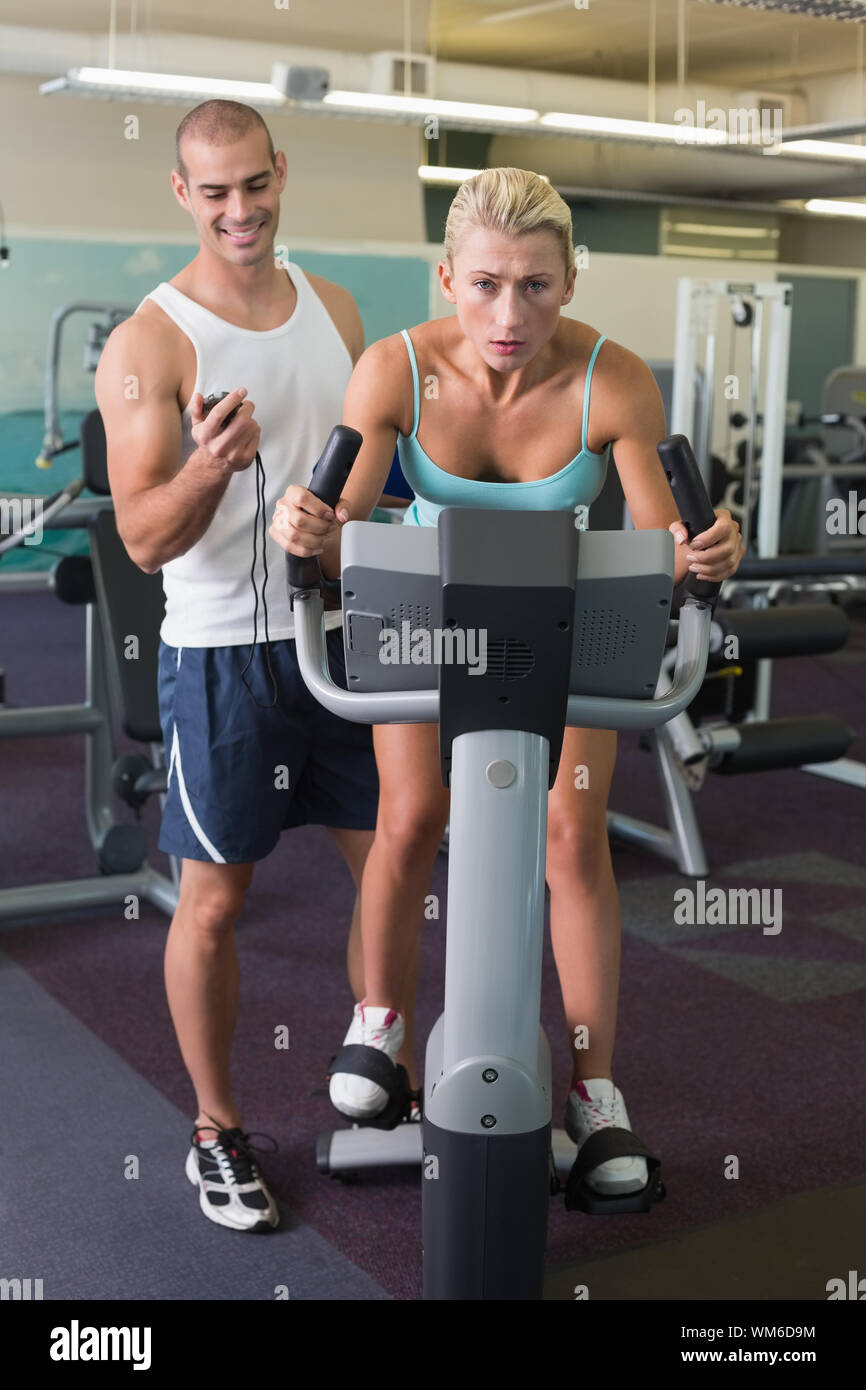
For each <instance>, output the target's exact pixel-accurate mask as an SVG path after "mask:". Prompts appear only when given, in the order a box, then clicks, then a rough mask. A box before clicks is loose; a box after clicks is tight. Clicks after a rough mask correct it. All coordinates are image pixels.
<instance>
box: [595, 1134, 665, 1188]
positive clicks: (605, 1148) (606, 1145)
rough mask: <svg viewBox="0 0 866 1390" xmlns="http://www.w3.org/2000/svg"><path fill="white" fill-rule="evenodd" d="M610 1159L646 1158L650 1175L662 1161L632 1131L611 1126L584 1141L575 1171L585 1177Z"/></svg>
mask: <svg viewBox="0 0 866 1390" xmlns="http://www.w3.org/2000/svg"><path fill="white" fill-rule="evenodd" d="M610 1158H645V1159H646V1163H647V1170H648V1171H649V1173H652V1172H653V1170H654V1169H656V1168H660V1167H661V1160H660V1159H658V1158H655V1157H654V1156H653V1154H651V1153H650V1151H649V1149H648V1148H647V1146H646V1144H644V1142H643V1140H642V1139H639V1138H638V1136H637V1135H636V1134H632V1132H631V1130H630V1129H622V1128H621V1127H619V1126H618V1125H611V1126H610V1127H608V1128H605V1129H599V1130H596V1132H595V1134H591V1135H590V1136H589V1138H588V1139H586V1140H584V1142H583V1143H582V1144H581V1146H580V1150H579V1152H578V1155H577V1158H576V1159H575V1161H574V1169H575V1171H576V1172H577V1174H578V1175H579V1176H580V1177H584V1176H585V1175H586V1174H587V1173H589V1172H591V1171H592V1169H593V1168H597V1167H598V1165H599V1164H600V1163H606V1162H607V1161H608V1159H610Z"/></svg>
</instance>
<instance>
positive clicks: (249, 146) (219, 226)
mask: <svg viewBox="0 0 866 1390" xmlns="http://www.w3.org/2000/svg"><path fill="white" fill-rule="evenodd" d="M181 153H182V155H183V161H184V164H185V166H186V171H187V182H186V183H184V181H183V179H182V178H181V176H180V174H179V173H178V172H177V170H173V171H172V175H171V183H172V188H173V189H174V193H175V197H176V198H177V200H178V202H179V203H180V204H181V206H182V207H184V208H186V209H187V211H188V212H189V213H191V214H192V219H193V221H194V222H195V227H196V231H197V232H198V237H199V241H200V242H201V245H202V247H203V248H204V247H208V248H209V249H211V250H213V251H215V252H216V254H217V255H218V256H220V257H221V258H222V259H223V260H226V261H229V262H230V263H231V264H232V265H238V266H248V265H257V264H258V263H259V262H260V261H263V260H267V259H269V258H270V259H273V254H274V237H275V236H276V232H277V227H278V225H279V220H280V194H281V193H282V191H283V189H284V187H285V184H286V157H285V155H284V154H283V153H282V151H280V152H279V153H278V154H277V156H276V165H277V167H276V169H274V167H273V165H272V164H271V162H270V155H269V152H268V142H267V137H266V136H265V132H264V131H263V130H253V131H250V133H249V134H248V135H245V136H244V137H243V138H242V139H241V140H237V141H235V143H234V144H231V145H208V144H206V143H205V142H204V141H203V140H196V139H195V138H194V137H193V138H187V139H186V140H184V142H183V147H182V150H181Z"/></svg>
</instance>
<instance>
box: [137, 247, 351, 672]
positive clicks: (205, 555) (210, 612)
mask: <svg viewBox="0 0 866 1390" xmlns="http://www.w3.org/2000/svg"><path fill="white" fill-rule="evenodd" d="M287 264H288V271H289V274H290V276H291V280H292V283H293V284H294V286H295V289H296V291H297V296H298V298H297V304H296V305H295V310H294V313H293V314H292V316H291V318H289V319H288V320H287V321H286V322H285V323H283V324H281V325H280V327H279V328H269V329H266V330H265V332H263V333H260V332H257V331H255V330H253V329H249V328H238V327H237V325H235V324H232V323H227V322H226V320H225V319H221V318H219V317H218V316H217V315H216V314H212V313H211V312H210V310H209V309H205V308H203V306H202V305H201V304H197V303H196V302H195V300H192V299H189V298H188V297H187V296H186V295H185V294H181V292H180V290H178V289H175V287H174V285H169V284H168V283H167V282H163V283H162V284H161V285H158V286H157V287H156V289H155V290H152V291H151V293H150V294H149V295H146V296H145V299H153V300H154V301H155V302H156V303H157V304H158V305H159V307H160V308H161V309H162V310H164V312H165V313H166V314H168V316H169V318H171V319H173V320H174V322H175V323H176V324H177V326H178V327H179V328H180V329H181V331H182V332H183V333H185V334H186V336H187V338H189V340H190V342H191V343H192V346H193V349H194V351H195V356H196V376H195V386H194V387H193V395H194V394H195V392H196V391H200V392H201V393H202V395H203V396H210V395H215V394H218V393H220V392H222V391H232V390H234V389H235V388H236V387H238V386H245V387H246V388H247V399H248V400H251V401H252V402H253V403H254V405H255V419H256V420H257V421H258V423H259V425H260V426H261V432H262V433H261V440H260V443H259V453H260V455H261V459H262V464H263V466H264V473H265V487H264V494H265V528H264V529H265V545H266V555H267V564H268V582H267V589H266V591H265V597H266V599H267V605H268V636H269V637H270V638H271V640H274V641H276V640H279V639H282V638H286V637H293V636H294V622H293V619H292V612H291V608H290V606H289V598H288V590H287V587H286V552H285V551H284V550H283V549H282V548H281V547H280V546H278V545H277V543H276V541H274V540H272V539H271V537H270V536H269V535H268V534H267V533H268V528H269V527H270V525H271V520H272V518H273V514H274V508H275V506H276V503H277V501H278V500H279V499H280V498H281V497H282V495H283V493H284V492H285V490H286V488H287V487H289V486H290V484H292V483H300V484H302V485H303V486H306V485H307V484H308V483H309V481H310V475H311V473H312V471H313V466H314V464H315V462H316V460H317V459H318V457H319V455H320V454H321V452H322V449H323V448H324V446H325V443H326V441H327V438H328V435H329V434H330V432H331V430H332V428H333V427H334V425H338V424H339V423H340V421H341V419H342V414H343V396H344V395H345V392H346V387H347V385H348V383H349V377H350V376H351V374H352V359H351V357H350V355H349V351H348V349H347V347H346V345H345V343H344V342H343V339H342V338H341V337H340V334H339V333H338V331H337V329H336V327H335V325H334V321H333V319H332V318H331V316H330V314H329V313H328V311H327V309H326V308H325V306H324V304H323V303H322V301H321V299H320V298H319V296H318V295H317V294H316V292H315V290H314V289H313V287H312V285H311V284H310V282H309V281H308V280H307V277H306V276H305V274H304V272H303V271H302V270H301V268H300V266H298V265H295V264H294V263H293V262H292V261H289V262H288V263H287ZM144 302H145V301H144V300H142V303H144ZM140 307H141V306H140V305H139V308H140ZM181 421H182V428H183V441H182V446H181V448H182V457H183V460H184V462H186V460H187V459H188V458H189V456H190V454H192V453H194V452H195V450H196V448H197V445H196V443H195V441H194V439H193V437H192V420H191V417H190V411H189V407H188V406H187V408H186V409H185V410H184V412H183V415H182V417H181ZM255 516H256V465H255V463H253V464H251V465H250V467H249V468H247V469H245V470H244V471H243V472H241V473H234V474H232V477H231V480H230V482H229V485H228V487H227V488H226V490H225V493H224V494H223V497H222V499H221V501H220V504H219V506H218V507H217V509H216V512H215V513H214V516H213V519H212V520H211V523H210V525H209V527H208V529H207V530H206V531H205V533H204V535H203V536H202V537H201V538H200V540H198V541H197V542H196V544H195V545H194V546H192V547H191V549H190V550H188V551H187V552H186V554H185V555H180V556H178V558H177V559H176V560H169V562H168V563H167V564H165V565H163V567H162V582H163V588H164V590H165V618H164V619H163V623H162V627H161V628H160V636H161V637H162V639H163V641H164V642H166V643H168V644H169V646H172V647H231V646H238V645H241V644H250V643H251V642H252V640H253V613H254V610H255V597H254V594H253V586H252V581H251V579H250V571H251V569H252V562H253V534H254V523H255ZM255 529H257V531H258V540H257V563H256V569H255V574H256V585H257V588H258V591H259V607H258V631H257V633H256V636H257V639H258V641H259V642H263V641H264V638H265V632H264V606H263V604H262V601H261V592H262V582H263V580H264V567H263V564H262V539H261V513H260V514H259V523H258V528H255ZM341 622H342V614H341V613H340V612H338V611H334V612H331V613H326V614H325V627H326V628H328V629H331V628H335V627H339V626H340V624H341Z"/></svg>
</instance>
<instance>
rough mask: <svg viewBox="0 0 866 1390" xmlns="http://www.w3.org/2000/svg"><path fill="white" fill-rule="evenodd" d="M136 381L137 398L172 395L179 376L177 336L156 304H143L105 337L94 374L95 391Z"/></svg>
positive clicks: (175, 330) (172, 325) (166, 316)
mask: <svg viewBox="0 0 866 1390" xmlns="http://www.w3.org/2000/svg"><path fill="white" fill-rule="evenodd" d="M130 376H135V377H137V378H138V390H139V392H140V393H141V394H144V393H148V394H150V393H154V392H157V393H158V394H160V395H176V393H177V391H178V389H179V388H180V384H181V379H182V376H183V363H182V357H181V335H180V333H179V331H178V328H177V325H176V324H175V323H174V322H173V321H172V320H171V319H170V318H169V317H168V315H167V314H164V313H163V311H162V310H161V309H160V307H159V305H158V304H154V303H153V302H152V301H150V300H147V301H145V303H144V304H142V305H141V307H140V308H139V309H138V310H137V311H136V312H135V313H134V314H132V315H131V316H130V317H129V318H128V319H124V320H123V322H122V323H119V324H118V325H117V327H116V328H114V329H113V330H112V332H111V333H110V334H109V336H108V339H107V341H106V343H105V347H104V348H103V350H102V353H101V355H100V359H99V365H98V367H97V371H96V383H95V384H96V390H97V393H99V391H100V390H102V391H104V390H105V389H106V387H107V386H108V385H109V383H112V384H116V379H117V378H119V379H120V380H121V381H126V379H127V378H128V377H130Z"/></svg>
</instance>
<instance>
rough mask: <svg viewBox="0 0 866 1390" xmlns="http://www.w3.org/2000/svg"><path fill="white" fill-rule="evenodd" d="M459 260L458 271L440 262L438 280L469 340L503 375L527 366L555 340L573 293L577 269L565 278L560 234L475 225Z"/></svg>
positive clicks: (463, 241)
mask: <svg viewBox="0 0 866 1390" xmlns="http://www.w3.org/2000/svg"><path fill="white" fill-rule="evenodd" d="M453 259H454V265H453V270H452V269H451V268H450V267H449V265H448V262H447V261H440V263H439V281H440V284H441V286H442V293H443V294H444V295H445V298H446V299H447V300H448V301H449V302H450V303H451V304H455V305H456V306H457V318H458V319H459V321H460V327H461V328H462V329H463V332H464V333H465V334H466V337H467V338H469V339H470V341H471V342H472V343H473V344H474V346H475V348H476V349H477V351H478V353H479V354H480V356H481V357H482V358H483V360H484V361H485V362H486V363H487V365H488V366H489V367H493V368H494V369H495V370H496V371H500V372H508V371H516V370H517V369H519V368H521V367H525V366H526V364H527V363H528V362H529V361H531V359H532V358H533V357H534V356H535V354H536V353H537V352H538V351H539V350H540V349H541V348H542V347H544V345H545V343H547V342H549V340H550V339H551V338H552V337H553V334H554V333H555V332H556V325H557V323H558V321H559V311H560V309H561V308H562V306H563V304H568V302H569V300H570V299H571V297H572V294H573V293H574V280H575V275H576V271H575V270H572V271H569V272H568V273H566V269H565V264H564V261H563V257H562V250H561V248H560V244H559V239H558V238H557V236H556V234H555V233H554V232H552V231H550V230H548V229H544V230H542V231H537V232H527V233H525V234H523V235H521V236H508V235H504V234H503V233H501V232H493V231H490V230H488V229H487V228H485V227H469V228H468V229H467V231H466V232H464V234H463V236H462V237H461V238H460V241H459V243H458V245H457V249H456V251H455V252H454V258H453Z"/></svg>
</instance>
